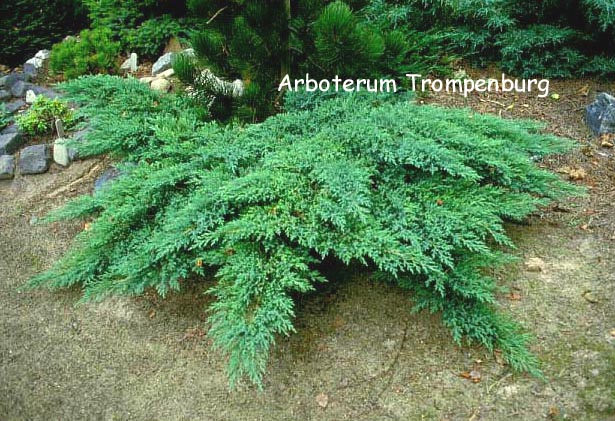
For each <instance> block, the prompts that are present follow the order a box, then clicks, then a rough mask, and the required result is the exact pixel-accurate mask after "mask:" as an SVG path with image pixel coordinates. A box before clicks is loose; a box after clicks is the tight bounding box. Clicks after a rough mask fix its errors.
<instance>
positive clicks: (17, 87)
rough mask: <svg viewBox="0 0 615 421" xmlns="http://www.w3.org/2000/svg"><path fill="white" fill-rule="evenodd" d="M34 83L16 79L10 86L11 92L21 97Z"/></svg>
mask: <svg viewBox="0 0 615 421" xmlns="http://www.w3.org/2000/svg"><path fill="white" fill-rule="evenodd" d="M33 87H34V84H32V83H29V82H24V81H23V80H18V81H17V82H15V84H14V85H13V86H11V93H12V94H13V96H14V97H16V98H22V97H24V96H25V95H26V91H28V90H29V89H32V88H33Z"/></svg>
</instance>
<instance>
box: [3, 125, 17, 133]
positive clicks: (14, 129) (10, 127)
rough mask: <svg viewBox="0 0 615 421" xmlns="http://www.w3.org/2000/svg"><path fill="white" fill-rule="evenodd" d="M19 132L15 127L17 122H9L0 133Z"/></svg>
mask: <svg viewBox="0 0 615 421" xmlns="http://www.w3.org/2000/svg"><path fill="white" fill-rule="evenodd" d="M18 132H19V127H17V124H11V125H10V126H8V127H5V128H4V130H2V131H1V132H0V135H3V134H9V133H18Z"/></svg>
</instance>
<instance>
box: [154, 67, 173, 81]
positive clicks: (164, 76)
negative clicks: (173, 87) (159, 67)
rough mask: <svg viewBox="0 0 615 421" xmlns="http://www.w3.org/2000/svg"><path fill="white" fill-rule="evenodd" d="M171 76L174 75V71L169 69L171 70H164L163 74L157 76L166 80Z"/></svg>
mask: <svg viewBox="0 0 615 421" xmlns="http://www.w3.org/2000/svg"><path fill="white" fill-rule="evenodd" d="M173 75H175V70H173V69H172V68H171V69H168V70H165V71H164V72H162V73H160V74H159V75H158V76H159V77H163V78H165V79H168V78H170V77H173Z"/></svg>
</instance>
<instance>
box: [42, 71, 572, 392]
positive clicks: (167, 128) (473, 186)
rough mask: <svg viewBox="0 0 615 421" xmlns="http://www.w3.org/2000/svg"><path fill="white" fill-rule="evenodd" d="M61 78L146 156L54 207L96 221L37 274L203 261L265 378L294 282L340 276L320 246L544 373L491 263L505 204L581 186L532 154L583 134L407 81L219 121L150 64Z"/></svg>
mask: <svg viewBox="0 0 615 421" xmlns="http://www.w3.org/2000/svg"><path fill="white" fill-rule="evenodd" d="M64 89H65V90H66V92H67V93H68V97H69V99H71V100H73V101H76V102H78V103H82V104H83V105H84V107H83V108H82V112H83V113H84V114H85V115H86V117H87V118H89V119H91V122H92V125H93V128H94V130H93V131H92V132H91V133H90V136H89V138H88V139H87V141H86V143H85V145H84V146H82V148H81V153H82V155H85V154H88V153H89V154H100V153H107V152H112V153H113V154H114V155H115V156H116V157H117V158H120V159H122V160H124V161H132V162H134V163H136V164H137V165H136V166H134V168H133V169H132V170H130V171H128V170H127V172H126V175H124V176H123V177H121V178H120V179H119V180H117V181H115V182H114V183H112V184H111V185H109V186H107V187H106V188H104V189H102V190H101V191H99V192H98V193H96V194H94V195H92V196H83V197H80V198H79V199H77V200H75V201H73V202H71V203H69V204H68V205H67V206H65V207H64V208H62V209H61V210H58V211H56V212H55V213H53V214H52V215H51V217H50V219H51V220H60V219H70V218H93V222H92V223H91V227H90V229H88V230H85V231H83V232H81V233H80V234H79V235H78V237H77V239H76V242H75V244H74V246H73V248H72V250H71V251H70V252H69V253H68V254H67V255H66V256H65V257H64V258H63V259H61V260H60V261H59V262H57V263H56V264H55V266H53V267H52V268H51V269H49V270H47V271H46V272H44V273H42V274H40V275H38V276H37V277H36V278H34V279H33V280H32V282H31V283H32V285H46V286H49V287H68V286H71V285H74V284H81V285H82V287H83V294H84V300H90V299H99V298H102V297H105V296H107V295H109V294H127V295H135V294H141V293H143V292H144V291H145V290H146V289H155V290H156V291H158V293H160V294H161V295H163V296H164V295H165V294H166V293H168V292H169V291H170V290H179V289H181V286H182V283H183V281H184V280H185V279H188V278H190V279H202V282H203V285H204V289H206V290H207V291H208V292H209V293H210V294H212V295H214V296H215V297H216V300H215V303H214V304H212V305H211V307H210V308H209V312H210V317H209V322H210V324H211V327H210V330H209V335H210V336H211V337H212V338H213V339H214V342H215V344H216V345H217V346H218V347H220V348H221V349H223V350H224V351H225V352H226V353H227V354H228V356H229V373H230V379H231V382H232V383H234V382H236V381H237V380H239V379H241V378H242V377H247V378H249V379H250V380H251V381H252V382H254V383H256V384H258V385H261V384H262V376H263V373H264V371H265V368H266V363H267V359H268V355H269V353H270V349H271V346H272V345H273V343H274V341H275V338H276V336H277V335H280V334H281V335H287V334H290V333H291V332H293V330H294V329H293V323H292V322H293V317H294V302H293V298H292V297H293V296H294V295H295V294H296V293H305V292H308V291H310V290H312V289H313V288H314V286H315V284H317V283H319V282H323V281H325V279H324V277H323V275H322V274H321V273H320V272H319V263H320V262H321V261H322V260H323V259H324V258H325V257H329V258H334V259H338V260H339V261H341V262H343V263H345V264H347V265H362V266H365V267H366V269H369V270H374V271H375V272H376V273H377V274H378V275H379V276H381V277H384V278H386V279H388V280H390V281H392V282H395V283H396V284H397V285H399V286H401V287H403V288H407V289H409V290H411V291H413V293H414V294H413V297H414V298H415V302H416V308H417V309H427V310H429V311H432V312H440V313H441V314H442V320H443V322H444V324H445V325H446V326H448V327H449V328H450V329H451V331H452V333H453V337H454V339H455V341H457V342H461V341H462V340H463V339H467V340H469V341H470V342H477V343H480V344H482V345H484V346H485V347H486V348H488V349H489V350H494V349H499V350H501V351H502V353H503V355H504V357H505V358H506V360H507V361H508V363H509V364H510V366H511V367H512V368H514V369H516V370H520V371H527V372H531V373H538V368H537V360H536V358H535V357H534V356H533V355H532V354H530V353H529V351H528V349H527V347H526V344H527V340H528V338H527V336H526V335H525V334H523V333H521V332H520V330H519V326H518V325H517V324H516V323H514V322H513V321H511V320H510V319H509V318H508V317H506V316H505V315H502V314H501V313H499V312H497V303H496V300H495V298H494V291H495V290H496V284H495V282H494V280H493V279H492V278H491V277H489V276H488V275H487V273H486V271H485V269H486V268H491V267H493V266H494V265H497V264H501V263H503V262H506V261H508V260H509V258H508V257H507V256H506V255H505V254H503V253H502V252H500V251H498V249H501V247H500V246H502V245H504V246H511V245H512V244H511V242H510V240H509V239H508V237H507V235H506V232H505V230H504V227H503V222H504V221H505V220H513V221H514V220H521V219H522V218H524V217H526V216H527V215H528V214H530V213H532V212H534V211H535V210H536V209H537V208H538V207H539V206H542V205H545V204H547V203H549V202H550V201H551V200H553V199H558V198H562V197H565V196H568V195H570V194H574V193H576V192H577V191H576V190H575V188H573V187H572V186H570V185H568V184H566V183H565V182H563V181H561V180H560V179H559V177H558V176H557V175H555V174H552V173H550V172H548V171H545V170H543V169H540V168H538V167H537V166H536V165H535V164H534V163H533V161H532V159H530V157H531V156H536V155H538V156H542V155H545V154H550V153H562V152H565V151H567V150H569V149H570V148H571V147H572V145H571V142H569V141H566V140H563V139H560V138H557V137H554V136H550V135H544V134H541V133H540V129H541V128H540V126H538V125H537V124H535V123H531V122H526V121H521V122H518V121H506V120H502V119H499V118H496V117H493V116H488V115H480V114H476V113H473V112H471V111H470V110H467V109H461V110H453V109H443V108H438V107H432V106H419V105H416V104H415V103H413V102H411V101H407V100H401V99H399V97H397V98H398V99H397V100H375V99H374V97H369V96H357V95H354V96H352V95H350V96H342V97H339V98H334V99H330V100H324V101H322V102H320V103H315V104H311V106H310V107H307V108H308V109H305V110H299V111H297V110H295V111H289V112H288V113H284V114H280V115H277V116H274V117H271V118H269V119H267V120H266V121H264V122H263V123H260V124H254V125H249V126H245V127H228V126H227V127H221V126H219V125H216V124H213V123H202V122H201V121H202V120H201V119H200V118H199V117H200V116H199V112H198V111H195V110H194V109H192V108H190V107H188V106H186V103H185V102H184V101H183V100H182V99H178V98H175V97H173V96H160V95H158V94H157V93H154V92H152V91H151V90H149V89H148V88H147V87H144V86H142V85H140V84H139V83H138V82H135V81H132V82H131V81H128V82H125V81H122V80H121V79H117V78H113V77H109V76H95V77H88V78H81V79H78V80H75V81H73V82H70V83H68V84H66V85H64ZM291 102H292V101H288V103H289V104H290V103H291ZM295 103H301V101H295ZM303 103H305V101H304V102H303ZM212 274H213V275H212Z"/></svg>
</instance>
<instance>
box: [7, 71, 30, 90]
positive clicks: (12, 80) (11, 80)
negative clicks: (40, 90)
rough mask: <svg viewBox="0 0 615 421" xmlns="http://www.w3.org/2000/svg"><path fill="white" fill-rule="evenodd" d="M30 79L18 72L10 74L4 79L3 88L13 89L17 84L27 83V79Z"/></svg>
mask: <svg viewBox="0 0 615 421" xmlns="http://www.w3.org/2000/svg"><path fill="white" fill-rule="evenodd" d="M28 78H29V77H28V76H27V75H24V74H23V73H17V72H13V73H9V74H8V75H6V76H4V77H3V78H2V80H3V82H2V83H3V85H1V86H3V87H4V88H5V89H11V88H12V87H13V85H14V84H16V83H17V82H19V81H22V82H26V79H28Z"/></svg>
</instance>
